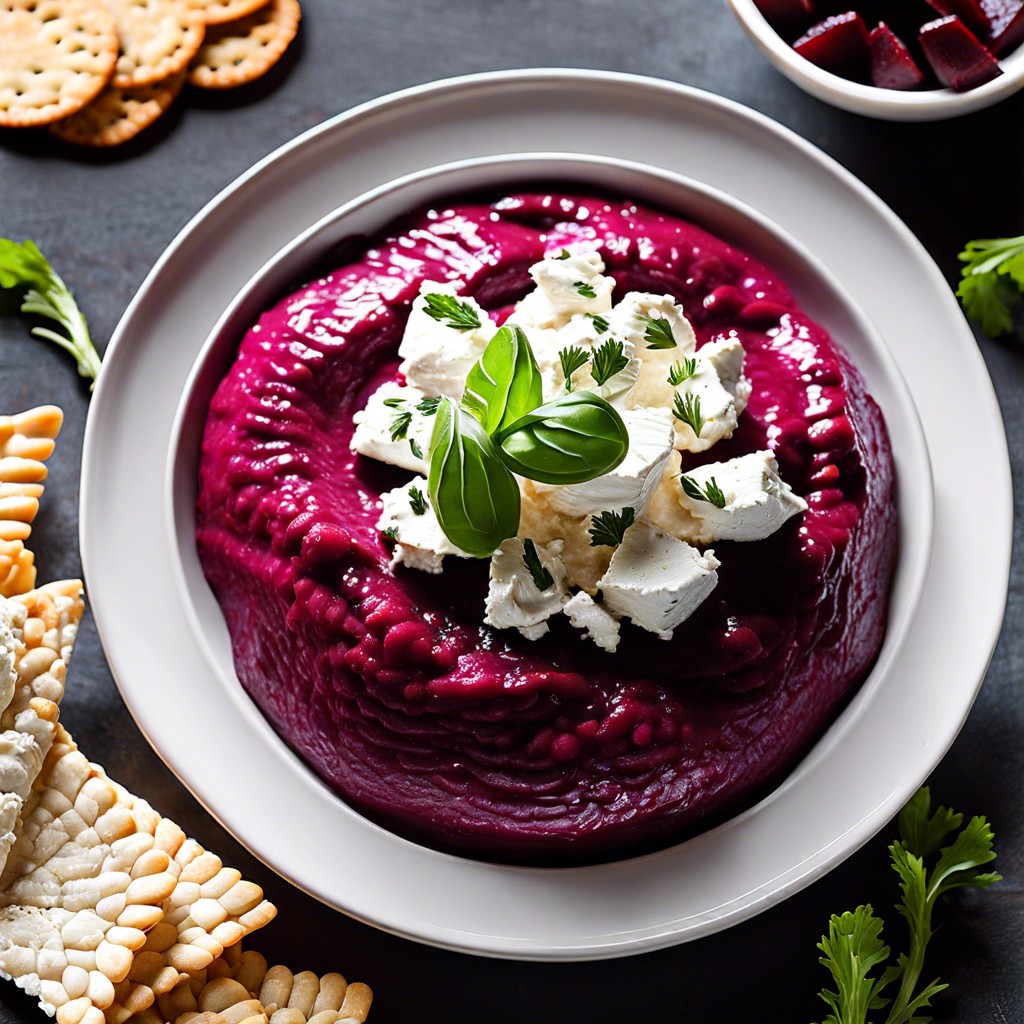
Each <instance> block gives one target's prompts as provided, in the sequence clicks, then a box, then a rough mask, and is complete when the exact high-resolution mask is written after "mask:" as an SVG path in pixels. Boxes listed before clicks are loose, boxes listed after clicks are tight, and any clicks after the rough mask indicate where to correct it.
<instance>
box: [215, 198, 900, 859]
mask: <svg viewBox="0 0 1024 1024" xmlns="http://www.w3.org/2000/svg"><path fill="white" fill-rule="evenodd" d="M562 245H567V246H570V247H572V248H574V249H576V250H582V249H584V248H598V249H599V250H600V251H601V254H602V256H603V258H604V261H605V264H606V267H607V269H606V273H607V274H609V275H611V276H612V277H614V278H615V279H616V281H617V288H616V292H615V300H616V301H617V300H618V299H619V298H621V296H622V295H623V294H624V293H625V292H626V291H630V290H641V291H651V292H656V293H659V294H661V293H670V294H672V295H673V296H674V297H676V298H677V299H678V300H679V301H680V302H681V304H682V305H683V308H684V310H685V311H686V313H687V315H688V316H689V318H690V319H691V320H692V321H693V324H694V327H695V330H696V333H697V339H698V345H701V344H704V343H707V342H709V341H713V340H715V339H718V338H722V337H728V336H736V337H738V338H739V339H740V341H741V342H742V344H743V346H744V348H745V350H746V353H747V357H746V365H745V373H746V375H747V376H748V377H749V378H750V379H751V380H752V382H753V395H752V397H751V399H750V403H749V405H748V407H747V410H746V412H745V413H744V414H743V415H742V416H741V417H740V426H739V428H738V430H737V431H736V432H735V434H734V435H733V437H732V438H731V439H728V440H723V441H720V442H719V443H718V444H716V445H715V446H714V447H713V448H712V449H710V450H709V451H707V452H705V453H702V455H701V456H699V457H698V456H693V455H690V454H688V453H685V452H684V453H683V466H682V468H683V469H684V470H686V469H688V468H690V467H692V466H694V465H696V464H698V463H699V462H718V461H724V460H726V459H729V458H733V457H735V456H736V455H740V454H742V453H744V452H749V451H755V450H759V449H763V448H766V447H767V448H771V449H772V450H773V451H774V453H775V455H776V458H777V459H778V463H779V467H780V473H781V475H782V477H783V479H785V480H786V481H787V483H789V484H790V486H791V487H792V488H793V489H794V490H795V491H796V492H797V493H798V494H800V495H802V496H803V497H804V498H805V499H806V501H807V502H808V504H809V509H808V511H807V512H806V513H804V514H802V515H798V516H796V517H795V518H794V519H792V520H790V521H789V522H787V523H786V524H785V525H784V526H783V528H782V529H781V530H779V531H778V532H777V533H776V534H774V535H773V536H771V537H770V538H768V539H767V540H764V541H758V542H754V543H742V544H741V543H735V542H725V541H722V542H718V543H716V544H715V545H714V548H715V553H716V555H717V557H718V558H719V559H720V560H721V563H722V566H721V568H720V570H719V583H718V586H717V588H716V589H715V590H714V592H713V593H712V595H711V597H710V598H709V599H708V600H707V601H706V602H705V603H704V604H703V605H702V606H701V607H700V608H699V609H698V611H697V612H696V614H695V615H693V617H692V618H690V619H689V620H687V621H686V622H685V623H684V624H683V625H682V626H681V627H679V628H678V629H677V630H676V632H675V637H674V638H673V639H672V640H671V641H667V642H666V641H662V640H659V639H658V638H657V637H655V636H654V635H653V634H650V633H646V632H644V631H643V630H640V629H638V628H636V627H634V626H632V625H630V624H627V623H624V624H623V629H622V642H621V643H620V646H619V649H618V651H617V653H615V654H614V655H610V654H607V653H605V652H603V651H601V650H598V649H597V648H596V647H594V645H593V644H591V643H590V642H588V641H586V640H584V639H582V638H581V636H580V634H579V633H578V632H576V631H575V630H573V629H572V628H571V627H570V626H569V625H568V623H563V622H559V621H557V620H552V629H551V632H550V634H549V635H548V636H546V637H545V638H543V639H542V640H540V641H537V642H530V641H527V640H525V639H523V638H521V637H520V636H519V635H518V634H517V633H515V632H512V631H501V632H498V631H495V630H492V629H491V628H490V627H486V626H483V625H482V624H481V620H482V618H483V608H484V595H485V594H486V591H487V562H486V560H483V561H477V560H468V559H456V558H448V559H446V563H445V572H444V573H443V574H442V575H440V576H433V575H429V574H424V573H421V572H417V571H415V570H409V569H405V568H404V567H400V568H398V569H396V570H394V571H392V570H390V569H389V568H388V565H389V562H390V559H391V553H390V549H389V544H390V542H389V541H388V540H387V538H385V537H383V536H382V535H381V534H380V532H379V531H378V530H377V529H376V526H375V524H376V522H377V519H378V516H379V502H378V496H379V495H380V493H382V492H383V491H385V490H388V489H390V488H392V487H395V486H398V485H400V484H401V483H403V482H404V481H405V480H407V479H409V477H410V476H411V474H409V473H406V472H404V471H402V470H399V469H395V468H394V467H390V466H387V465H384V464H382V463H377V462H373V461H371V460H368V459H365V458H363V457H361V456H356V455H354V454H353V453H352V452H351V451H350V450H349V440H350V438H351V435H352V432H353V424H352V416H353V414H354V413H355V412H356V411H357V410H359V409H361V408H362V407H363V406H364V405H365V403H366V399H367V397H368V396H369V395H370V394H371V393H372V392H373V391H374V390H375V389H376V388H377V387H378V386H379V385H380V384H381V383H382V382H383V381H385V380H388V379H394V378H396V377H397V376H398V358H397V347H398V343H399V341H400V339H401V335H402V331H403V327H404V324H405V320H406V317H407V315H408V309H409V305H410V303H411V301H412V299H413V297H414V296H415V295H416V293H417V292H418V289H419V285H420V282H421V281H423V280H435V281H443V280H448V279H455V280H460V281H463V282H465V291H466V292H467V293H469V294H472V295H474V296H475V297H476V298H477V299H478V301H480V303H481V304H482V305H483V306H484V307H485V308H487V309H488V310H490V311H492V313H493V314H494V315H495V316H496V318H497V319H498V320H499V321H500V320H501V319H503V318H504V317H505V316H507V314H508V313H509V312H510V310H511V307H512V305H513V304H514V303H515V301H517V300H518V299H519V298H521V297H522V296H523V295H524V294H525V293H526V292H527V291H528V290H529V289H530V288H531V286H532V282H531V281H530V278H529V275H528V272H527V271H528V268H529V266H530V265H531V264H532V263H534V262H536V261H537V260H539V259H541V258H542V257H543V255H544V254H545V252H548V251H550V250H552V249H556V248H558V247H560V246H562ZM337 262H338V263H339V268H338V269H336V270H333V271H332V272H330V273H329V274H327V275H326V276H324V277H321V278H319V279H317V280H314V281H313V282H311V283H310V284H308V285H307V286H305V287H303V288H301V289H299V290H298V291H296V292H295V293H294V294H292V295H290V296H288V297H287V298H285V299H283V300H282V301H280V302H279V303H278V304H277V305H275V306H274V307H273V308H272V309H270V310H268V311H267V312H266V313H264V314H263V315H262V316H261V317H260V320H259V322H258V323H257V324H255V325H253V327H252V328H251V329H250V330H249V331H248V333H247V334H246V336H245V338H244V339H243V340H242V343H241V345H240V348H239V352H238V357H237V359H236V361H235V362H234V364H233V366H232V367H231V369H230V370H229V372H228V373H227V375H226V376H225V378H224V380H223V381H222V383H221V384H220V386H219V388H218V390H217V393H216V395H215V397H214V399H213V401H212V403H211V406H210V411H209V417H208V421H207V424H206V428H205V434H204V439H203V446H202V454H201V460H200V467H199V477H200V488H199V502H198V529H197V542H198V547H199V553H200V557H201V560H202V563H203V567H204V569H205V572H206V574H207V577H208V579H209V581H210V583H211V585H212V586H213V588H214V591H215V593H216V594H217V597H218V599H219V601H220V604H221V607H222V609H223V611H224V615H225V617H226V620H227V623H228V626H229V629H230V632H231V636H232V642H233V647H234V656H235V664H236V670H237V673H238V677H239V679H240V680H241V681H242V684H243V685H244V686H245V688H246V690H247V691H248V692H249V694H250V695H251V696H252V698H253V700H254V701H255V702H256V703H257V705H258V706H259V707H260V708H261V710H262V711H263V713H264V715H265V716H266V717H267V719H268V720H269V721H270V722H271V724H272V725H273V726H274V728H275V729H276V730H277V731H278V732H279V733H280V735H281V736H282V737H283V738H284V739H285V740H286V741H287V742H288V743H289V744H290V745H291V746H292V747H293V748H294V749H295V750H296V751H298V752H299V753H300V754H301V756H302V757H303V758H304V759H305V760H306V761H307V762H308V764H309V765H310V766H311V767H312V768H313V769H314V770H315V771H316V772H317V773H318V774H319V775H320V776H321V777H322V778H323V779H324V780H325V781H326V782H327V783H328V784H330V785H331V786H332V787H333V788H334V789H336V790H337V792H338V793H339V794H341V795H342V796H343V797H344V798H345V799H346V800H347V801H348V802H349V803H350V804H351V805H352V806H354V807H355V808H356V809H358V810H360V811H362V812H363V813H365V814H367V815H368V816H369V817H371V818H373V819H374V820H375V821H378V822H380V823H381V824H382V825H384V826H385V827H388V828H391V829H393V830H395V831H397V832H399V833H401V834H403V835H405V836H408V837H409V838H411V839H414V840H416V841H422V842H426V843H429V844H431V845H434V846H438V847H441V848H444V849H448V850H453V851H455V852H461V853H465V854H469V855H473V856H482V857H487V858H492V859H496V860H521V861H527V862H535V863H567V862H573V861H585V860H594V859H606V858H610V857H616V856H626V855H629V854H632V853H635V852H640V851H641V850H644V849H648V848H650V847H651V846H652V845H655V844H658V843H664V842H667V841H670V840H671V839H673V838H675V837H678V836H680V835H682V834H685V832H686V830H687V829H689V828H692V827H699V826H700V825H702V824H706V823H708V822H709V821H713V820H717V819H718V818H720V817H721V816H722V815H724V814H727V813H729V812H731V811H734V810H736V809H738V808H740V807H741V806H743V805H744V804H745V803H749V802H750V801H751V800H753V799H755V798H756V797H758V796H760V795H762V794H763V793H764V792H766V790H767V789H768V788H769V787H770V786H771V785H772V784H774V783H776V782H778V781H779V780H780V778H781V777H782V776H783V775H784V773H785V772H786V770H787V769H788V768H789V767H791V766H792V765H793V764H794V762H795V761H796V759H797V758H798V757H799V756H800V755H801V754H802V753H803V752H804V751H805V750H806V749H807V748H808V746H809V745H810V744H811V743H812V742H813V741H814V739H815V738H816V737H817V736H818V735H819V734H820V732H821V731H822V729H823V728H824V727H825V726H826V725H827V724H828V723H829V722H830V721H831V720H832V719H833V718H834V716H835V715H836V713H837V712H838V710H839V709H840V708H841V706H842V704H843V702H844V700H845V699H846V698H847V697H848V695H849V694H850V692H851V691H852V690H853V688H855V686H856V685H857V684H858V683H859V682H860V681H861V680H862V679H863V677H864V676H865V674H866V673H867V671H868V670H869V669H870V667H871V664H872V663H873V661H874V659H875V657H876V655H877V652H878V649H879V647H880V645H881V642H882V639H883V636H884V632H885V622H886V615H887V608H888V594H889V587H890V583H891V577H892V571H893V564H894V560H895V553H896V508H895V502H894V478H893V465H892V457H891V452H890V449H889V444H888V440H887V437H886V433H885V427H884V423H883V419H882V416H881V413H880V411H879V410H878V408H877V406H876V405H875V403H874V402H873V401H872V399H871V398H870V396H868V395H867V393H866V392H865V389H864V384H863V382H862V380H861V378H860V376H859V374H858V373H857V371H856V369H855V368H853V367H852V366H851V365H850V363H849V361H848V359H847V357H846V356H845V354H844V353H843V352H842V351H841V350H840V349H839V348H838V347H837V346H836V345H835V344H834V343H833V342H832V341H831V340H830V338H829V336H828V334H827V333H826V331H825V330H823V329H822V327H820V326H818V325H817V324H815V323H813V322H812V321H811V320H809V319H808V317H807V316H805V315H804V314H803V313H802V312H801V311H800V310H799V308H798V307H797V306H796V304H795V302H794V300H793V298H792V297H791V296H790V294H789V293H788V291H787V289H786V287H785V285H784V284H783V283H782V282H780V281H779V280H778V279H777V278H776V277H775V275H774V273H773V272H772V271H771V270H770V269H769V268H767V267H765V266H764V265H762V264H760V263H758V262H756V261H755V260H753V259H751V258H750V257H748V256H746V255H744V254H743V253H742V252H740V251H738V250H737V249H735V248H733V247H731V246H729V245H727V244H726V243H724V242H722V241H720V240H718V239H716V238H713V237H712V236H710V235H708V234H707V233H705V232H703V231H702V230H701V229H699V228H698V227H695V226H693V225H691V224H689V223H686V222H685V221H682V220H679V219H677V218H675V217H672V216H669V215H666V214H664V213H661V212H658V211H655V210H651V209H646V208H643V207H638V206H636V205H634V204H633V203H631V202H629V201H628V200H620V199H614V200H609V199H607V198H599V197H596V196H583V197H580V196H574V195H568V194H552V193H528V194H519V195H512V196H506V197H504V198H502V199H500V200H497V201H495V202H491V203H487V202H481V203H478V204H467V205H456V206H443V207H440V206H439V207H437V208H435V209H431V210H426V211H419V212H418V213H417V214H415V215H412V216H410V217H409V218H407V219H406V220H404V221H403V222H402V223H400V224H397V225H393V226H392V227H391V228H390V229H389V230H388V231H386V232H385V233H384V234H383V235H382V236H381V237H380V238H379V239H377V240H376V241H375V242H373V243H371V244H362V245H359V244H355V243H354V244H353V245H351V246H349V247H348V251H347V253H346V254H344V255H342V256H339V258H338V261H337ZM558 618H561V617H558Z"/></svg>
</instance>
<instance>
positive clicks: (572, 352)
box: [558, 345, 590, 391]
mask: <svg viewBox="0 0 1024 1024" xmlns="http://www.w3.org/2000/svg"><path fill="white" fill-rule="evenodd" d="M558 361H559V362H560V363H561V364H562V376H563V377H564V378H565V390H566V391H572V389H573V388H574V387H575V386H576V385H575V384H573V382H572V375H573V374H574V373H575V372H576V371H577V370H578V369H579V368H580V367H581V366H586V365H587V363H588V362H589V361H590V356H589V355H588V354H587V353H586V352H584V351H583V349H581V348H578V347H577V346H576V345H573V346H571V347H570V348H563V349H561V350H560V351H559V353H558Z"/></svg>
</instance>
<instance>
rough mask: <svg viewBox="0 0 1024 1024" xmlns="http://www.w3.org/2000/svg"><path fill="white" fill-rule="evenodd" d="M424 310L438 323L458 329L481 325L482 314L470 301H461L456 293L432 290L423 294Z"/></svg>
mask: <svg viewBox="0 0 1024 1024" xmlns="http://www.w3.org/2000/svg"><path fill="white" fill-rule="evenodd" d="M423 302H424V305H423V311H424V312H425V313H426V314H427V316H429V317H433V318H434V319H435V320H436V321H437V322H438V323H441V324H444V325H445V326H446V327H451V328H452V329H453V330H456V331H472V330H475V329H476V328H477V327H479V326H480V316H479V314H478V313H477V311H476V310H475V309H474V308H473V307H472V306H471V305H470V304H469V303H468V302H460V301H459V300H458V299H457V298H456V297H455V296H454V295H445V294H443V293H442V292H430V293H429V294H427V295H424V296H423Z"/></svg>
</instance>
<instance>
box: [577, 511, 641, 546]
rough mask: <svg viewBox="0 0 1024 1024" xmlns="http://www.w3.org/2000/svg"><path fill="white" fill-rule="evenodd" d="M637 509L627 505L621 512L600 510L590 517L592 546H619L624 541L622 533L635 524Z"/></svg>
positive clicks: (589, 531)
mask: <svg viewBox="0 0 1024 1024" xmlns="http://www.w3.org/2000/svg"><path fill="white" fill-rule="evenodd" d="M635 519H636V509H634V508H631V507H630V506H628V505H627V506H626V507H625V508H624V509H623V510H622V511H621V512H614V511H609V512H600V513H598V514H597V515H594V516H591V517H590V522H591V526H590V529H589V530H588V531H587V532H588V533H589V534H590V546H591V547H592V548H597V547H602V546H607V547H613V548H614V547H618V545H619V544H621V543H622V535H623V534H624V533H625V532H626V531H627V530H628V529H629V528H630V527H631V526H632V525H633V522H634V520H635Z"/></svg>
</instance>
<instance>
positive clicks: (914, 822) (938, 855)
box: [818, 787, 1002, 1024]
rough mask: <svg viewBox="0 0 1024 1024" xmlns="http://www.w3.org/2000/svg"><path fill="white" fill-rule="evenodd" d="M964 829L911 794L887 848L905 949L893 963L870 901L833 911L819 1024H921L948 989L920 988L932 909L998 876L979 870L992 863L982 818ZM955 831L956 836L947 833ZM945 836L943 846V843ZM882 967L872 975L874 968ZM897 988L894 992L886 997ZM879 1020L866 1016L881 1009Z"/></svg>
mask: <svg viewBox="0 0 1024 1024" xmlns="http://www.w3.org/2000/svg"><path fill="white" fill-rule="evenodd" d="M962 825H963V815H962V814H957V813H955V812H954V811H951V810H949V808H947V807H939V808H938V809H937V810H936V811H935V812H934V814H933V813H932V810H931V793H930V792H929V790H928V788H927V787H924V788H923V789H920V790H918V792H917V793H916V794H915V795H914V797H913V798H912V799H911V800H910V802H909V803H908V804H907V806H906V807H904V808H903V810H902V811H901V812H900V816H899V833H900V838H899V839H898V840H897V841H896V842H894V843H893V844H892V845H891V846H890V847H889V855H890V857H891V859H892V866H893V869H894V870H895V871H896V873H897V875H899V879H900V892H901V897H902V898H901V899H900V902H899V903H898V904H897V906H896V909H897V910H898V911H899V913H900V914H901V916H902V917H903V918H904V919H905V920H906V922H907V926H908V930H909V948H908V951H907V952H906V953H901V954H900V955H899V957H898V958H897V960H896V963H895V964H893V963H891V962H890V950H889V947H888V946H886V945H885V944H884V942H883V941H882V927H883V922H882V920H881V919H880V918H878V917H877V916H876V915H875V912H874V910H873V909H872V908H871V906H870V904H864V905H862V906H859V907H857V909H856V910H853V911H848V912H847V913H845V914H834V915H833V916H832V918H831V920H830V921H829V930H828V934H827V935H823V936H822V939H821V942H819V943H818V949H820V950H821V952H822V954H823V955H822V956H821V957H820V959H819V962H820V963H821V965H822V966H823V967H827V968H828V970H829V971H830V972H831V974H832V979H833V982H834V984H835V988H834V989H824V990H823V991H822V992H821V993H819V994H820V996H821V998H822V1000H824V1002H825V1003H827V1004H828V1006H829V1008H830V1009H831V1011H832V1012H831V1013H830V1014H829V1015H828V1016H827V1017H826V1018H825V1020H824V1022H823V1024H926V1022H927V1021H929V1020H931V1018H930V1017H927V1016H923V1015H922V1014H921V1011H922V1010H927V1009H928V1008H929V1007H930V1006H931V1000H932V998H933V997H934V996H936V995H937V994H938V993H939V992H941V991H942V990H943V989H945V988H947V987H948V986H947V985H945V984H944V983H942V982H940V981H939V980H938V979H937V978H936V979H935V980H934V981H930V982H927V983H924V984H922V983H921V974H922V971H923V968H924V958H925V951H926V949H927V946H928V942H929V940H930V939H931V937H932V912H933V910H934V909H935V906H936V904H937V903H938V901H939V900H940V899H941V898H942V897H943V896H945V895H946V894H947V893H949V892H951V891H952V890H953V889H959V888H963V887H972V888H976V889H983V888H985V887H987V886H989V885H992V884H993V883H994V882H998V881H999V879H1000V878H1001V877H1002V876H1000V875H999V874H997V873H996V872H994V871H982V870H980V869H981V868H982V867H983V866H984V865H985V864H988V863H989V862H991V861H992V860H994V859H995V853H994V851H993V850H992V830H991V828H989V825H988V822H987V821H986V820H985V819H984V818H981V817H975V818H971V820H970V821H969V822H968V823H967V825H966V826H964V827H963V828H961V826H962ZM954 833H955V835H954ZM950 837H952V841H951V842H949V843H948V845H945V846H944V845H943V843H945V842H946V840H947V839H950ZM879 968H883V969H882V973H881V974H878V973H877V969H879ZM897 982H898V983H899V988H898V989H897V990H896V995H895V996H894V997H892V998H890V997H889V996H887V995H885V994H884V993H885V991H886V990H887V989H889V988H890V986H891V985H893V984H895V983H897ZM887 1007H888V1015H887V1016H886V1017H884V1018H882V1017H878V1016H875V1017H873V1018H869V1017H868V1013H869V1012H870V1011H872V1010H885V1009H886V1008H887Z"/></svg>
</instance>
